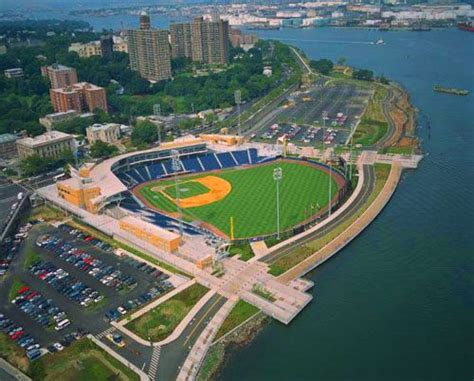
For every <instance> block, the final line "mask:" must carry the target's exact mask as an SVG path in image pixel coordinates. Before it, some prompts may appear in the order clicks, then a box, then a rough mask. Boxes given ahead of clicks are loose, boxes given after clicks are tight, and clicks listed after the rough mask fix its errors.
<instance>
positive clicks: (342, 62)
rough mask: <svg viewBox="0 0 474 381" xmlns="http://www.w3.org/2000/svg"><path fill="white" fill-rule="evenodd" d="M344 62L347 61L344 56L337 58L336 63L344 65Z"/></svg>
mask: <svg viewBox="0 0 474 381" xmlns="http://www.w3.org/2000/svg"><path fill="white" fill-rule="evenodd" d="M346 63H347V58H346V57H339V58H338V59H337V64H338V65H341V66H344V65H345V64H346Z"/></svg>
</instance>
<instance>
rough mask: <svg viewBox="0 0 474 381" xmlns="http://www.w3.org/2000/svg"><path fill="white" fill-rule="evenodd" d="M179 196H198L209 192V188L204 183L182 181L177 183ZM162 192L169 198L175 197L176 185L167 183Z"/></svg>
mask: <svg viewBox="0 0 474 381" xmlns="http://www.w3.org/2000/svg"><path fill="white" fill-rule="evenodd" d="M178 187H179V196H180V198H188V197H193V196H198V195H200V194H203V193H207V192H209V188H208V187H206V186H205V185H204V184H201V183H199V182H197V181H192V180H191V181H184V182H182V183H180V184H179V186H178ZM164 192H165V193H166V194H167V195H168V196H170V197H171V198H176V187H175V186H174V185H169V186H167V187H166V188H165V189H164Z"/></svg>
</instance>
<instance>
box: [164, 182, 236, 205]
mask: <svg viewBox="0 0 474 381" xmlns="http://www.w3.org/2000/svg"><path fill="white" fill-rule="evenodd" d="M193 181H195V182H198V183H201V184H202V185H204V186H205V187H207V188H208V189H209V192H207V193H204V194H199V195H197V196H192V197H187V198H185V199H181V200H180V201H179V206H180V207H181V208H183V209H187V208H195V207H197V206H203V205H208V204H212V203H213V202H216V201H220V200H222V199H223V198H224V197H226V196H227V195H228V194H229V193H230V192H231V190H232V185H230V183H229V182H228V181H227V180H224V179H223V178H221V177H217V176H205V177H201V178H198V179H195V180H193ZM161 193H162V194H165V193H164V192H161ZM165 196H166V194H165ZM172 201H173V202H174V203H176V200H174V199H173V200H172Z"/></svg>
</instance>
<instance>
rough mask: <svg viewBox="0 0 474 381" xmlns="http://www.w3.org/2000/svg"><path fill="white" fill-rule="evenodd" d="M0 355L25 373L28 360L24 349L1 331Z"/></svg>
mask: <svg viewBox="0 0 474 381" xmlns="http://www.w3.org/2000/svg"><path fill="white" fill-rule="evenodd" d="M0 357H2V358H3V359H5V360H7V361H8V362H9V363H10V364H12V365H13V366H15V367H17V368H18V369H20V370H21V371H22V372H25V373H26V372H27V371H28V366H29V361H28V358H27V357H26V354H25V351H24V350H23V349H21V347H20V346H18V345H17V344H15V342H14V341H12V340H10V338H9V337H8V336H7V335H5V334H4V333H3V332H0Z"/></svg>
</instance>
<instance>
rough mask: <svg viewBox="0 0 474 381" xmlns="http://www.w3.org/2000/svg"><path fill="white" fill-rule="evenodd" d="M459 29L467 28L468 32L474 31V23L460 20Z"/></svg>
mask: <svg viewBox="0 0 474 381" xmlns="http://www.w3.org/2000/svg"><path fill="white" fill-rule="evenodd" d="M458 29H461V30H466V31H468V32H474V25H472V21H469V22H460V23H458Z"/></svg>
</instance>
